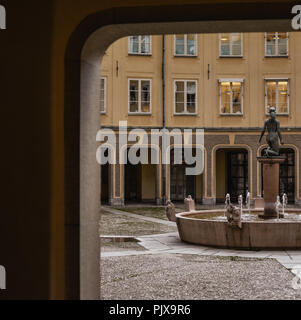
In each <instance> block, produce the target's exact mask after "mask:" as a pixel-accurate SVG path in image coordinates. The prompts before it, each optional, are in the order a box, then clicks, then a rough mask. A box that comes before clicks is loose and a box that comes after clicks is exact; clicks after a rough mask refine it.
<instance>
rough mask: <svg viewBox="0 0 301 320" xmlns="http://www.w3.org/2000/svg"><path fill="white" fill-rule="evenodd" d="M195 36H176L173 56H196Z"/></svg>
mask: <svg viewBox="0 0 301 320" xmlns="http://www.w3.org/2000/svg"><path fill="white" fill-rule="evenodd" d="M196 48H197V35H196V34H178V35H175V56H194V57H195V56H196V55H197V50H196Z"/></svg>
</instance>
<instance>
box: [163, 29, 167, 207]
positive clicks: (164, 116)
mask: <svg viewBox="0 0 301 320" xmlns="http://www.w3.org/2000/svg"><path fill="white" fill-rule="evenodd" d="M165 68H166V43H165V35H163V40H162V98H163V99H162V100H163V101H162V113H163V114H162V129H163V130H164V129H165V128H166V70H165ZM162 160H163V159H162ZM166 200H167V199H166V165H164V164H162V201H163V205H165V204H166Z"/></svg>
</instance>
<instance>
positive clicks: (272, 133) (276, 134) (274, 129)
mask: <svg viewBox="0 0 301 320" xmlns="http://www.w3.org/2000/svg"><path fill="white" fill-rule="evenodd" d="M270 116H271V118H270V119H268V120H266V122H265V123H264V128H263V131H262V133H261V137H260V140H259V143H261V140H262V137H263V136H264V134H265V132H266V130H267V131H268V135H267V144H268V145H269V147H268V148H267V149H266V150H265V156H266V157H273V156H279V139H280V142H281V144H284V143H283V140H282V135H281V132H280V122H279V121H278V120H276V109H275V108H273V107H272V108H270Z"/></svg>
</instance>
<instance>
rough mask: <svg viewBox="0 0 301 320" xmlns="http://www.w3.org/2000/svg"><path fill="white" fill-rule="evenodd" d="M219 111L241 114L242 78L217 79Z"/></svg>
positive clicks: (224, 113) (225, 113) (227, 113)
mask: <svg viewBox="0 0 301 320" xmlns="http://www.w3.org/2000/svg"><path fill="white" fill-rule="evenodd" d="M219 91H220V113H221V114H222V115H242V114H243V80H242V79H221V80H220V81H219Z"/></svg>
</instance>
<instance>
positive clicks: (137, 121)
mask: <svg viewBox="0 0 301 320" xmlns="http://www.w3.org/2000/svg"><path fill="white" fill-rule="evenodd" d="M197 39H198V43H197V48H198V50H197V51H198V56H197V57H174V36H173V35H168V36H166V125H167V126H170V127H204V128H208V127H215V128H218V127H226V128H227V127H245V128H249V127H261V126H262V123H263V120H264V119H265V118H266V115H265V82H264V79H265V78H289V79H290V113H289V115H288V116H279V118H280V120H281V125H282V126H283V127H287V126H288V127H295V126H300V125H301V117H300V116H301V110H299V109H298V108H297V104H296V101H298V100H300V99H301V91H300V90H297V88H298V87H299V86H300V85H299V84H301V77H300V76H299V74H301V59H300V58H301V56H300V52H301V34H300V33H290V35H289V57H288V58H285V57H281V58H265V57H264V55H265V48H264V33H245V34H244V35H243V58H220V57H219V35H218V34H203V35H198V36H197ZM117 61H118V65H119V75H118V77H117V74H116V63H117ZM208 65H210V79H209V80H208ZM161 70H162V36H153V37H152V56H150V57H149V56H130V55H128V38H123V39H121V40H119V41H117V42H115V43H114V44H113V45H112V46H111V47H110V49H109V50H108V51H107V54H106V55H105V57H104V59H103V63H102V75H103V76H106V77H107V78H108V88H107V114H106V115H105V116H103V117H102V125H103V126H111V125H113V126H116V125H118V121H119V120H127V121H128V123H129V125H130V126H138V125H139V126H162V71H161ZM130 77H134V78H136V77H137V78H150V79H152V99H153V103H152V115H151V116H132V115H130V116H129V115H128V78H130ZM220 78H243V79H244V113H243V116H221V115H220V114H219V111H220V105H219V103H220V102H219V89H218V80H219V79H220ZM176 79H187V80H188V79H192V80H197V81H198V92H197V93H198V105H197V109H198V114H197V115H196V116H175V115H174V80H176ZM113 110H114V112H113Z"/></svg>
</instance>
